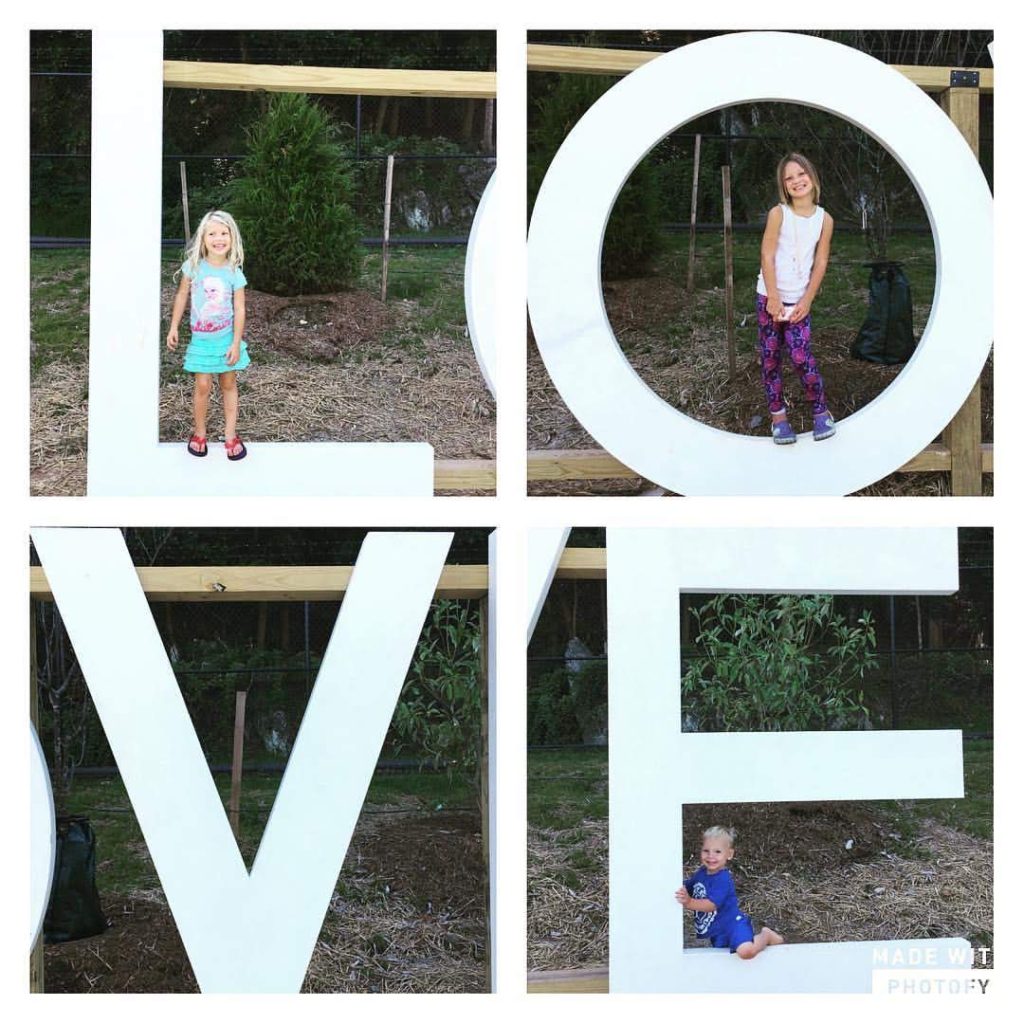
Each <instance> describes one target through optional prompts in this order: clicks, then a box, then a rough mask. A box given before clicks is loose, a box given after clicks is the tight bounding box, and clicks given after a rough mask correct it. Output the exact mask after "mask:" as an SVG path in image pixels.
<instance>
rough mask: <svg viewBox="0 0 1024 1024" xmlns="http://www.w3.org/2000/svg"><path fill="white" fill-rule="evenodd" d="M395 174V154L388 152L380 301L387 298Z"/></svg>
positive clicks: (385, 300)
mask: <svg viewBox="0 0 1024 1024" xmlns="http://www.w3.org/2000/svg"><path fill="white" fill-rule="evenodd" d="M394 175H395V154H394V153H388V171H387V175H386V177H385V179H384V242H383V243H382V245H381V267H380V301H381V302H387V298H388V256H389V251H388V243H389V241H390V239H391V183H392V181H393V180H394Z"/></svg>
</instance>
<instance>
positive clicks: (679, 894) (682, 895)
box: [676, 886, 692, 907]
mask: <svg viewBox="0 0 1024 1024" xmlns="http://www.w3.org/2000/svg"><path fill="white" fill-rule="evenodd" d="M691 899H692V897H691V896H690V894H689V893H688V892H687V891H686V887H685V886H684V887H683V888H682V889H677V890H676V903H679V904H681V905H682V906H684V907H688V906H689V905H690V900H691Z"/></svg>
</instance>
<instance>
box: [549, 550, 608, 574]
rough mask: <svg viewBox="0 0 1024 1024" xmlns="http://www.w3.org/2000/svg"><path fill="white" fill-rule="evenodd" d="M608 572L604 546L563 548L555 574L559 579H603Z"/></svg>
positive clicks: (606, 554)
mask: <svg viewBox="0 0 1024 1024" xmlns="http://www.w3.org/2000/svg"><path fill="white" fill-rule="evenodd" d="M607 574H608V553H607V552H606V551H605V549H604V548H565V549H564V550H563V551H562V557H561V558H560V559H559V560H558V568H557V569H556V570H555V576H556V577H557V578H558V579H560V580H603V579H604V578H605V576H606V575H607Z"/></svg>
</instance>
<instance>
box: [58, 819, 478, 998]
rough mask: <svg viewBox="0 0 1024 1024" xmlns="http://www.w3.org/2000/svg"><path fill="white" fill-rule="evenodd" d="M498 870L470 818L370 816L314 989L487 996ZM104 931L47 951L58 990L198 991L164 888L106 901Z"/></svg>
mask: <svg viewBox="0 0 1024 1024" xmlns="http://www.w3.org/2000/svg"><path fill="white" fill-rule="evenodd" d="M486 886H487V873H486V869H485V867H484V863H483V856H482V852H481V843H480V832H479V819H478V818H477V817H475V816H474V815H471V814H468V813H455V812H452V813H444V814H430V815H424V814H423V813H422V812H417V813H412V812H391V813H376V814H367V813H364V814H363V815H362V816H361V818H360V821H359V825H358V826H357V828H356V831H355V834H354V835H353V838H352V843H351V845H350V847H349V850H348V855H347V856H346V858H345V865H344V868H343V869H342V873H341V876H340V878H339V883H338V887H337V889H336V891H335V894H334V897H333V898H332V900H331V904H330V908H329V909H328V911H327V916H326V918H325V921H324V926H323V929H322V931H321V933H320V938H319V940H318V941H317V944H316V948H315V950H314V952H313V957H312V960H311V962H310V966H309V971H308V973H307V975H306V981H305V984H304V986H303V991H305V992H485V991H487V967H486V941H487V923H486ZM100 898H101V902H102V904H103V909H104V912H105V913H106V915H107V917H108V920H109V922H110V927H109V928H108V929H107V931H106V932H104V934H102V935H99V936H95V937H93V938H89V939H79V940H77V941H75V942H66V943H61V944H59V945H50V946H47V947H46V952H45V958H46V962H45V969H44V985H45V990H46V991H47V992H195V991H197V989H196V982H195V976H194V975H193V973H192V969H191V967H190V965H189V962H188V958H187V957H186V955H185V949H184V947H183V946H182V943H181V939H180V938H179V936H178V931H177V928H176V926H175V924H174V919H173V917H172V916H171V913H170V911H169V910H168V908H167V903H166V900H165V899H164V896H163V893H162V892H161V891H160V890H155V891H151V892H141V893H131V894H123V895H116V894H105V893H102V892H101V893H100Z"/></svg>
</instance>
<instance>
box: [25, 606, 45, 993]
mask: <svg viewBox="0 0 1024 1024" xmlns="http://www.w3.org/2000/svg"><path fill="white" fill-rule="evenodd" d="M28 622H29V626H28V643H29V648H28V650H29V655H28V716H29V720H30V721H31V722H32V725H33V726H35V729H36V732H38V731H39V685H38V672H39V667H38V663H37V661H36V606H35V604H33V602H32V601H29V603H28ZM28 990H29V992H42V991H44V988H43V937H42V935H40V936H39V938H38V939H37V940H36V944H35V945H34V946H33V947H32V952H31V953H30V954H29V960H28Z"/></svg>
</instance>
